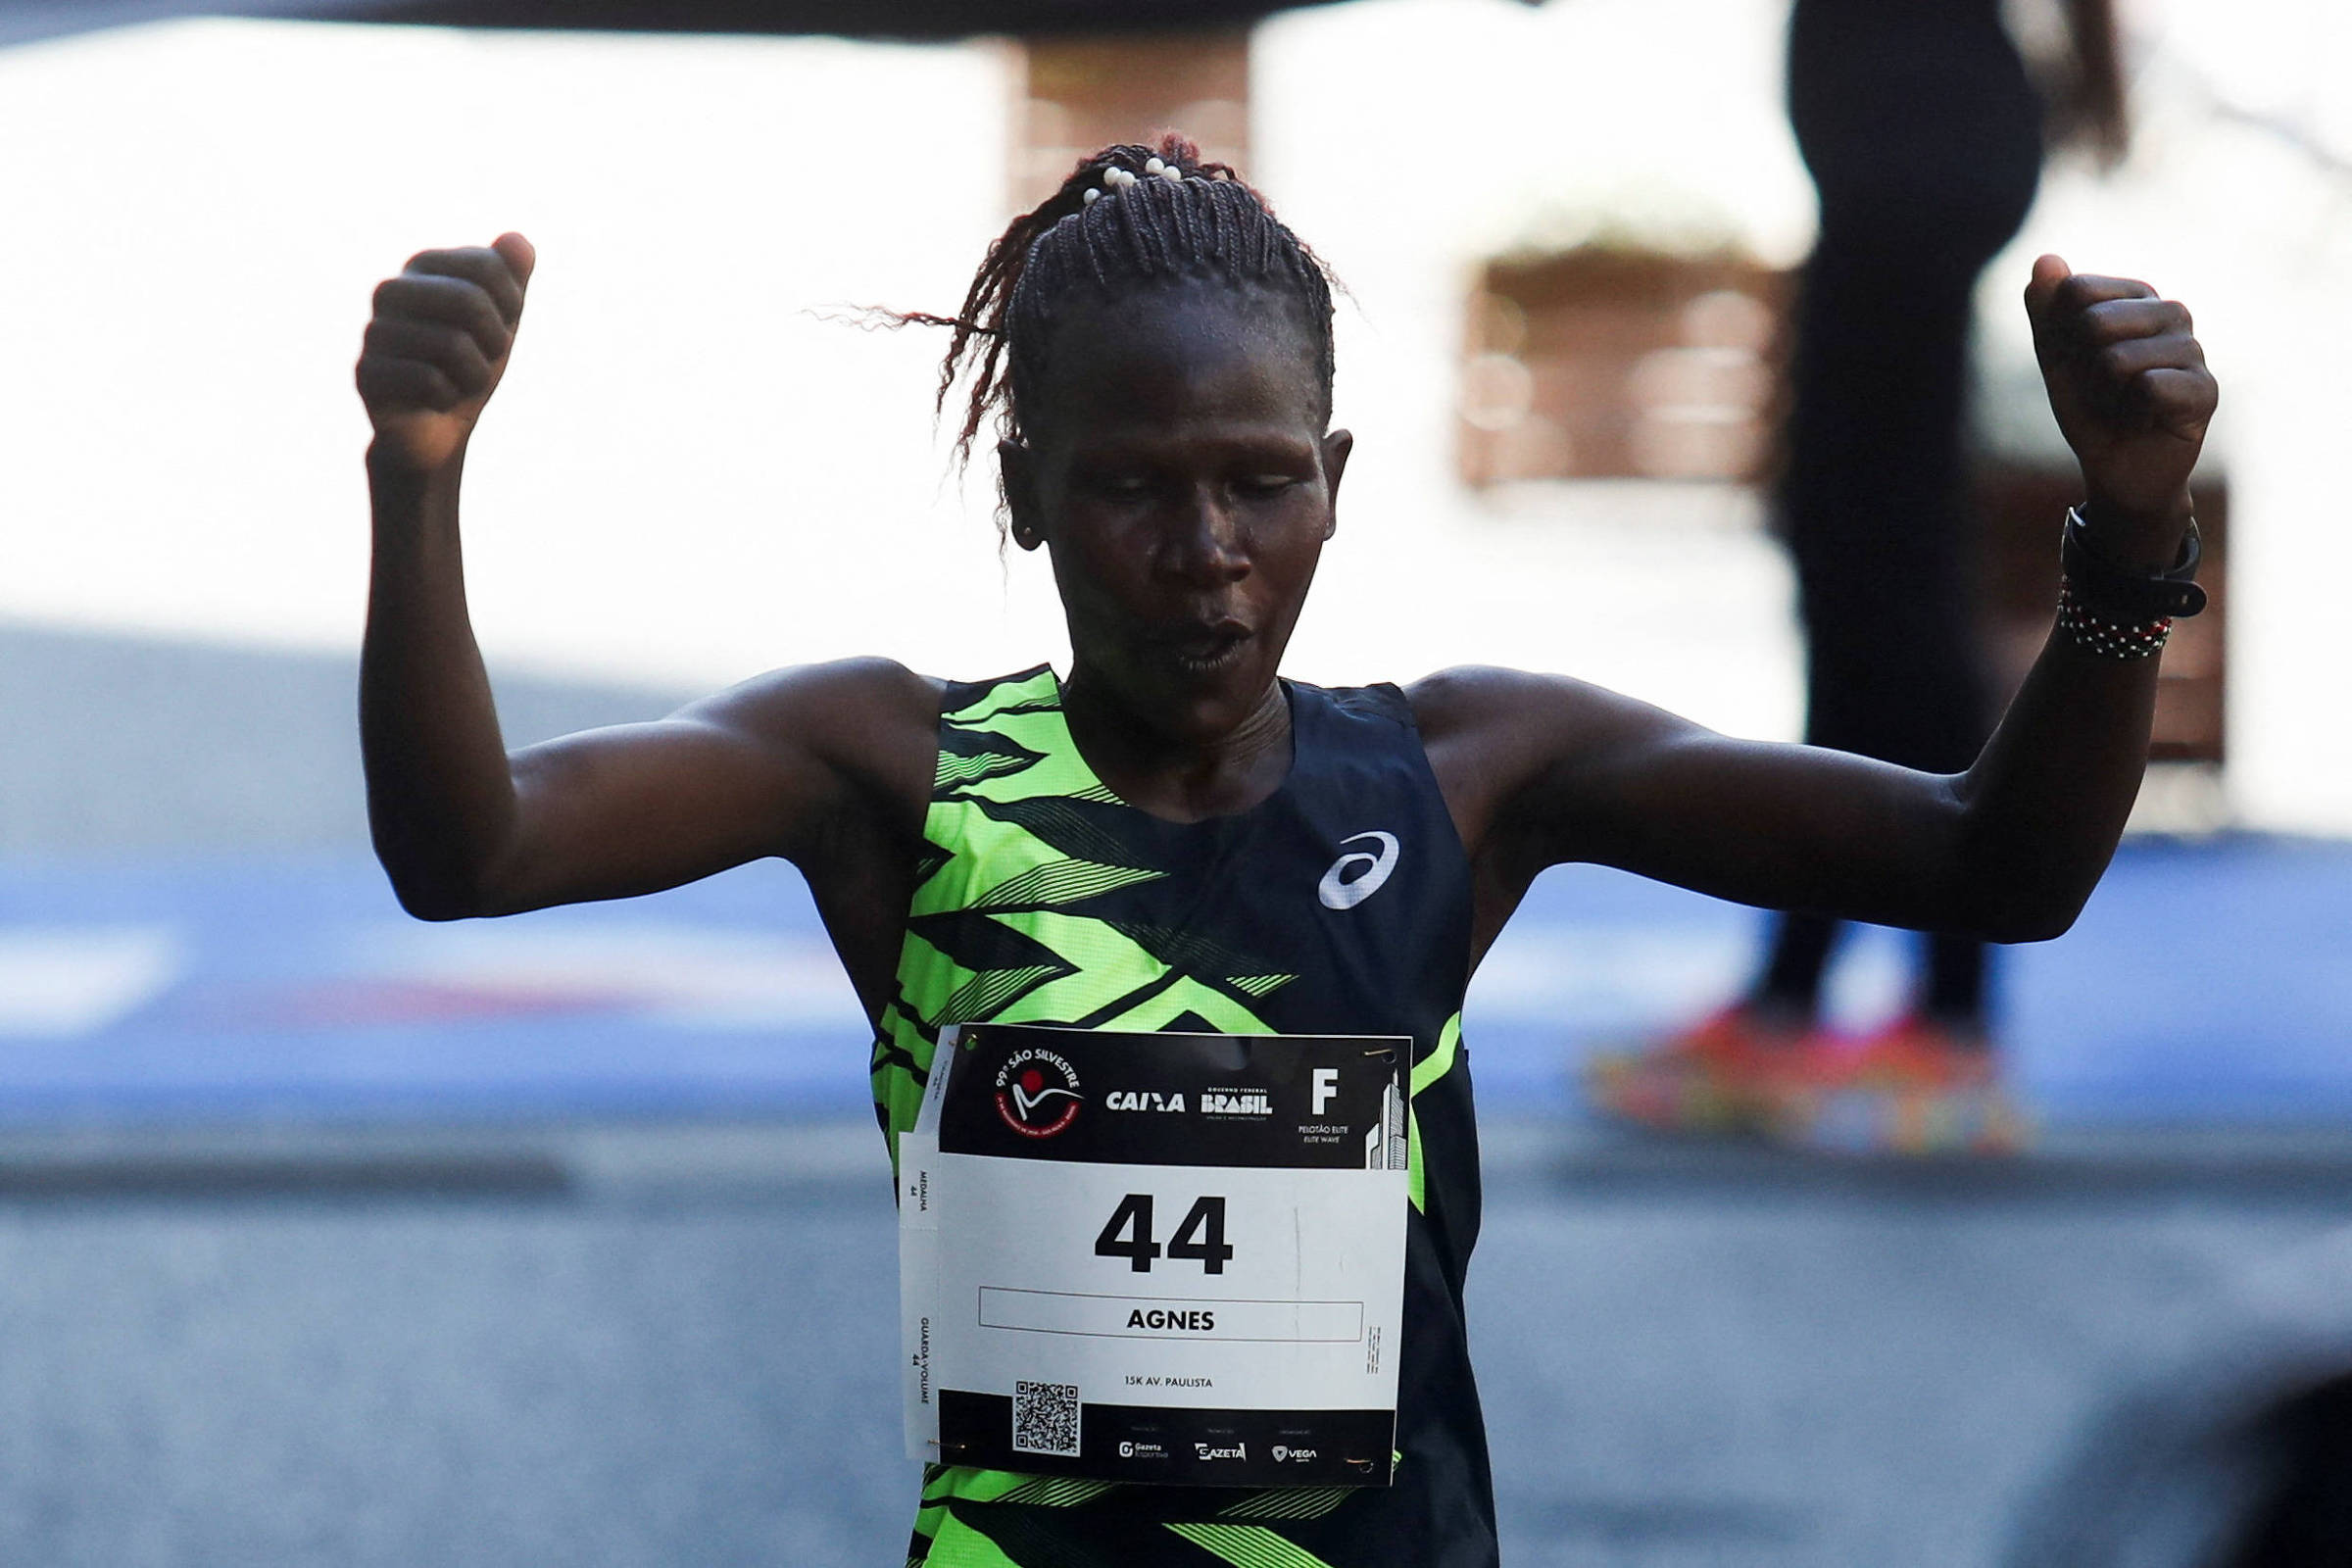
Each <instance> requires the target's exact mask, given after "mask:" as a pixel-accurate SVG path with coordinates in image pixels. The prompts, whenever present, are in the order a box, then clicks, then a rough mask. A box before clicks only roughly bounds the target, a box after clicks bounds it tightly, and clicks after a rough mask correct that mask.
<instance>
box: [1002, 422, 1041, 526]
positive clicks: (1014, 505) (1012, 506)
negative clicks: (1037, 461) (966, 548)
mask: <svg viewBox="0 0 2352 1568" xmlns="http://www.w3.org/2000/svg"><path fill="white" fill-rule="evenodd" d="M1032 456H1033V454H1032V453H1031V452H1030V450H1029V448H1028V447H1026V446H1024V445H1023V444H1021V443H1020V442H1018V441H1000V442H998V443H997V474H998V478H997V483H998V486H999V489H1000V493H1001V494H1003V496H1004V497H1005V518H1006V522H1005V530H1006V532H1008V533H1010V534H1011V535H1012V542H1013V543H1014V544H1016V545H1019V546H1020V547H1021V548H1022V549H1023V550H1035V549H1036V548H1037V547H1038V546H1039V545H1041V544H1044V543H1045V542H1046V530H1045V526H1044V524H1045V517H1044V515H1043V514H1042V513H1041V511H1040V510H1039V508H1038V505H1037V483H1036V470H1035V469H1034V468H1033V467H1032V466H1031V464H1030V459H1031V457H1032Z"/></svg>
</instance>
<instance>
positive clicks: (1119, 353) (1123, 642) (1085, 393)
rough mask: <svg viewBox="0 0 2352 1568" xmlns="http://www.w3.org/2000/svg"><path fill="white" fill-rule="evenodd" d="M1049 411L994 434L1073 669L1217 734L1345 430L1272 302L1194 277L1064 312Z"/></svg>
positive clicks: (1170, 729)
mask: <svg viewBox="0 0 2352 1568" xmlns="http://www.w3.org/2000/svg"><path fill="white" fill-rule="evenodd" d="M1039 390H1040V391H1041V392H1042V393H1043V394H1044V396H1043V397H1042V399H1040V400H1038V401H1039V402H1040V403H1041V404H1042V406H1043V412H1044V417H1042V418H1040V419H1038V420H1036V421H1034V422H1033V426H1032V428H1031V430H1030V432H1029V441H1028V443H1027V444H1026V445H1025V446H1018V447H1016V446H1006V447H1005V448H1003V449H1001V453H1002V456H1003V458H1004V462H1005V491H1006V495H1007V497H1008V499H1009V500H1010V502H1011V509H1012V522H1013V535H1014V538H1015V539H1016V540H1017V541H1018V542H1019V543H1020V544H1021V545H1022V546H1023V547H1024V548H1028V549H1035V548H1037V547H1038V546H1039V545H1041V544H1042V545H1044V546H1045V547H1046V549H1047V550H1048V552H1049V553H1050V554H1051V555H1052V557H1053V561H1054V582H1055V584H1056V585H1057V586H1058V587H1059V589H1060V591H1061V602H1062V609H1063V612H1064V613H1065V614H1066V615H1067V617H1068V620H1069V628H1070V647H1071V651H1072V656H1073V662H1074V673H1075V674H1076V675H1077V676H1078V678H1081V679H1083V680H1084V681H1085V682H1086V683H1088V684H1090V685H1093V686H1095V687H1096V688H1097V689H1098V690H1101V691H1103V692H1106V693H1108V694H1110V695H1112V696H1114V697H1116V698H1117V699H1118V700H1119V701H1120V702H1121V703H1122V704H1124V705H1125V706H1127V707H1128V708H1130V709H1132V710H1133V711H1135V713H1136V716H1137V717H1138V718H1141V719H1143V720H1144V721H1146V722H1147V723H1150V724H1151V725H1152V727H1154V728H1157V729H1160V730H1162V731H1163V732H1166V733H1169V734H1172V735H1180V736H1185V737H1188V738H1192V739H1198V740H1208V739H1214V738H1215V737H1217V736H1220V735H1223V734H1226V733H1229V732H1230V731H1231V730H1233V729H1234V728H1235V727H1236V726H1237V725H1239V724H1240V723H1241V722H1242V721H1243V720H1244V719H1246V718H1248V717H1250V714H1251V713H1252V712H1253V711H1255V710H1256V709H1257V708H1258V707H1259V705H1260V704H1261V703H1262V702H1263V701H1264V700H1265V697H1266V694H1267V692H1268V691H1269V689H1270V688H1271V687H1272V686H1273V683H1274V677H1275V672H1276V670H1277V668H1278V667H1279V666H1280V664H1281V662H1282V653H1283V649H1284V648H1285V646H1286V645H1287V644H1288V643H1289V642H1290V638H1291V628H1292V627H1293V625H1295V624H1296V623H1297V621H1298V619H1299V609H1300V607H1301V606H1303V605H1304V603H1305V601H1306V590H1307V585H1308V584H1309V583H1310V582H1312V581H1313V580H1314V575H1315V564H1316V562H1317V560H1318V559H1319V558H1320V557H1321V555H1322V550H1323V541H1324V540H1326V539H1328V538H1330V537H1331V534H1332V530H1333V528H1334V526H1335V525H1336V518H1335V514H1334V512H1333V501H1334V498H1335V497H1336V496H1337V494H1338V491H1339V485H1340V475H1341V472H1342V470H1343V469H1344V468H1345V467H1346V466H1347V461H1348V446H1349V442H1350V440H1351V438H1350V437H1349V436H1348V432H1346V431H1345V430H1334V431H1330V432H1328V433H1326V431H1325V429H1324V425H1325V422H1326V417H1325V416H1326V410H1327V397H1326V393H1325V390H1324V388H1323V387H1322V386H1321V385H1320V381H1319V376H1318V373H1317V369H1316V360H1315V351H1314V346H1313V344H1312V343H1311V342H1310V341H1309V339H1308V337H1307V334H1306V333H1305V332H1304V331H1303V330H1302V329H1301V328H1300V327H1299V325H1298V324H1297V322H1296V321H1294V320H1293V319H1291V317H1290V315H1289V314H1288V311H1287V310H1286V308H1285V306H1284V304H1283V303H1282V302H1280V301H1277V300H1269V299H1265V298H1261V297H1259V296H1258V295H1256V294H1254V293H1253V292H1249V291H1242V290H1236V289H1232V288H1229V287H1221V286H1216V285H1208V284H1186V285H1182V286H1178V287H1172V288H1159V289H1151V290H1147V291H1146V292H1144V293H1142V294H1140V295H1131V296H1128V297H1126V298H1123V299H1120V300H1117V301H1114V302H1111V303H1108V304H1105V305H1101V306H1089V307H1087V308H1084V309H1082V310H1080V311H1078V312H1076V313H1073V314H1072V315H1071V316H1069V317H1066V318H1064V319H1063V320H1062V322H1061V323H1060V324H1059V326H1058V328H1057V329H1056V331H1055V332H1054V342H1053V352H1052V354H1051V356H1050V358H1049V361H1048V368H1047V372H1046V376H1045V385H1044V386H1043V387H1041V388H1040V389H1039Z"/></svg>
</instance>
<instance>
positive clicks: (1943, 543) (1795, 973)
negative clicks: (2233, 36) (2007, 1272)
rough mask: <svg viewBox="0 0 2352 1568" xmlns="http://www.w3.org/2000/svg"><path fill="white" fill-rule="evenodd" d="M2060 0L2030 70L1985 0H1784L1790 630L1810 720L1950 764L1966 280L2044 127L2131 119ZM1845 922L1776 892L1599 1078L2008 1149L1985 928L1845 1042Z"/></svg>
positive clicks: (1974, 706)
mask: <svg viewBox="0 0 2352 1568" xmlns="http://www.w3.org/2000/svg"><path fill="white" fill-rule="evenodd" d="M2062 3H2063V4H2064V6H2065V17H2064V22H2065V28H2064V31H2065V35H2066V37H2067V39H2068V42H2069V45H2070V47H2069V48H2068V49H2067V51H2066V55H2067V58H2066V59H2065V60H2063V61H2062V62H2060V63H2058V65H2057V67H2056V69H2055V70H2054V71H2052V72H2051V73H2049V75H2050V76H2051V78H2052V79H2051V80H2050V81H2049V82H2048V84H2047V87H2046V89H2045V90H2043V91H2037V90H2036V85H2035V83H2034V80H2033V79H2032V76H2031V75H2030V73H2029V71H2028V67H2027V63H2026V60H2025V58H2024V57H2023V56H2022V54H2021V53H2020V50H2019V48H2018V46H2017V44H2016V42H2015V41H2014V40H2013V39H2012V38H2011V36H2010V34H2009V32H2008V30H2007V28H2006V27H2005V25H2004V22H2003V15H2002V0H1894V3H1888V0H1796V4H1795V8H1794V11H1793V13H1792V15H1791V19H1790V23H1789V65H1788V72H1789V76H1788V80H1789V120H1790V123H1791V124H1792V125H1793V127H1794V129H1795V131H1796V139H1797V146H1798V148H1799V149H1800V150H1801V151H1802V153H1803V155H1804V160H1805V167H1806V169H1807V170H1808V171H1809V172H1810V173H1811V174H1812V177H1813V182H1814V185H1815V188H1816V189H1817V191H1818V193H1819V197H1820V232H1819V237H1818V238H1817V240H1816V241H1815V244H1814V248H1813V253H1812V255H1811V257H1810V258H1809V259H1808V260H1807V262H1806V264H1805V269H1804V273H1803V279H1802V284H1801V287H1800V290H1799V294H1798V300H1797V307H1796V319H1795V334H1794V336H1795V342H1794V353H1793V365H1792V381H1793V385H1792V388H1791V398H1790V413H1789V424H1788V433H1787V443H1786V467H1785V469H1784V471H1783V473H1782V476H1781V479H1780V483H1779V487H1778V494H1777V496H1776V498H1775V500H1776V521H1777V525H1778V528H1779V530H1780V531H1781V533H1782V534H1783V536H1784V537H1785V538H1786V539H1787V541H1788V545H1789V554H1790V556H1791V557H1792V558H1793V561H1794V564H1795V567H1796V577H1797V584H1798V590H1799V594H1798V606H1799V613H1800V614H1801V616H1802V618H1803V622H1804V628H1805V644H1806V656H1807V658H1806V693H1805V696H1806V717H1805V740H1806V742H1807V743H1808V744H1810V745H1814V746H1827V747H1834V748H1836V749H1837V750H1839V751H1845V752H1853V753H1857V754H1859V755H1861V756H1864V757H1872V758H1877V759H1879V760H1883V761H1888V762H1895V763H1899V764H1901V765H1903V766H1905V767H1916V768H1924V769H1927V770H1929V771H1933V772H1953V771H1957V770H1958V769H1961V768H1964V767H1966V766H1967V765H1968V763H1969V760H1970V759H1972V758H1974V757H1975V756H1976V755H1977V752H1978V749H1979V748H1980V747H1981V746H1982V745H1983V744H1984V741H1985V734H1986V732H1987V730H1988V728H1989V725H1990V721H1991V718H1992V713H1993V710H1994V704H1993V698H1992V695H1991V693H1990V691H1989V690H1988V686H1987V674H1986V671H1985V665H1984V658H1983V652H1982V650H1981V649H1980V647H1979V644H1978V638H1977V634H1976V630H1975V626H1974V621H1973V604H1972V597H1971V570H1972V564H1973V561H1972V557H1973V551H1972V548H1971V546H1972V541H1973V538H1974V535H1975V533H1976V531H1977V530H1976V526H1975V521H1974V517H1973V515H1972V510H1971V503H1970V495H1969V474H1968V467H1967V461H1966V454H1965V440H1964V436H1965V427H1966V415H1967V410H1966V395H1967V389H1968V379H1969V368H1968V361H1969V339H1970V325H1971V317H1972V301H1973V299H1974V296H1975V292H1976V286H1977V282H1978V279H1979V277H1980V275H1981V274H1982V272H1983V271H1984V269H1985V264H1986V263H1987V262H1989V261H1990V260H1991V259H1992V257H1993V256H1994V255H1995V254H1997V253H1998V252H1999V251H2000V250H2001V248H2002V247H2003V246H2005V245H2006V244H2008V242H2009V241H2010V239H2011V238H2012V237H2014V236H2015V235H2016V233H2017V231H2018V229H2019V227H2020V225H2022V224H2023V223H2024V221H2025V218H2026V214H2027V211H2028V209H2029V208H2031V207H2032V205H2033V201H2034V189H2035V186H2036V184H2037V182H2038V180H2039V176H2040V169H2041V162H2042V146H2043V128H2044V125H2045V124H2047V125H2048V126H2049V127H2050V128H2051V131H2052V134H2053V136H2054V138H2056V139H2061V140H2066V139H2078V138H2080V139H2083V140H2087V141H2089V142H2090V143H2092V144H2093V145H2094V146H2095V147H2096V149H2097V150H2098V151H2099V152H2100V154H2101V155H2102V156H2103V157H2105V158H2106V159H2109V160H2112V159H2114V158H2115V157H2118V156H2120V155H2121V153H2122V151H2123V148H2124V145H2125V138H2126V134H2127V130H2126V121H2125V114H2124V93H2123V86H2122V79H2121V76H2120V73H2119V70H2118V65H2117V47H2116V35H2115V25H2114V17H2113V14H2112V10H2111V0H2062ZM1839 932H1840V922H1839V921H1838V920H1837V919H1835V918H1833V917H1831V916H1829V915H1827V914H1823V913H1817V912H1788V913H1783V914H1781V915H1780V916H1779V917H1778V918H1777V919H1776V921H1775V923H1774V926H1773V929H1772V934H1771V938H1770V941H1769V951H1768V954H1767V956H1766V958H1765V960H1764V963H1763V966H1762V969H1761V971H1760V973H1759V974H1758V975H1757V976H1756V978H1755V980H1754V982H1753V984H1752V986H1751V988H1750V989H1749V991H1748V993H1747V994H1746V995H1745V996H1744V997H1743V998H1741V999H1740V1001H1739V1002H1737V1003H1735V1004H1733V1005H1729V1006H1726V1007H1724V1008H1723V1009H1721V1010H1720V1011H1718V1012H1716V1013H1715V1014H1713V1015H1712V1016H1710V1017H1708V1018H1706V1019H1704V1020H1703V1021H1701V1022H1699V1023H1698V1024H1696V1025H1694V1026H1692V1027H1691V1028H1689V1029H1686V1030H1684V1031H1682V1032H1680V1033H1677V1034H1674V1035H1672V1036H1670V1037H1668V1038H1667V1039H1665V1040H1664V1041H1662V1042H1659V1043H1657V1044H1656V1045H1654V1046H1652V1047H1650V1048H1649V1049H1647V1050H1645V1051H1642V1052H1638V1053H1635V1054H1607V1055H1602V1056H1599V1057H1596V1058H1595V1059H1594V1061H1593V1064H1592V1071H1591V1075H1590V1077H1591V1086H1592V1089H1593V1096H1594V1098H1595V1100H1596V1102H1597V1103H1599V1104H1600V1105H1601V1106H1602V1107H1603V1108H1604V1109H1605V1110H1607V1111H1609V1112H1611V1113H1613V1114H1615V1115H1616V1116H1618V1117H1620V1118H1622V1119H1625V1120H1628V1121H1631V1122H1633V1123H1635V1124H1637V1125H1640V1126H1643V1127H1648V1128H1653V1129H1658V1130H1662V1131H1675V1132H1749V1131H1761V1132H1763V1133H1765V1134H1767V1135H1768V1136H1771V1137H1774V1138H1776V1139H1779V1140H1781V1141H1784V1142H1789V1143H1792V1144H1796V1145H1800V1146H1813V1147H1827V1148H1839V1149H1848V1150H1855V1151H1859V1152H1870V1151H1896V1152H1938V1151H1948V1150H1976V1151H1982V1152H1997V1151H2004V1150H2008V1149H2012V1148H2014V1147H2015V1146H2016V1144H2017V1142H2018V1139H2019V1127H2020V1123H2019V1118H2018V1116H2017V1114H2016V1112H2015V1110H2014V1108H2013V1107H2012V1106H2011V1105H2010V1104H2009V1103H2008V1101H2007V1099H2006V1097H2005V1096H2004V1095H2003V1094H2002V1092H2001V1089H2000V1086H1999V1083H1998V1071H1997V1066H1996V1057H1995V1054H1994V1050H1993V1042H1992V1037H1991V1031H1990V1028H1989V1027H1988V1024H1987V1020H1986V1008H1985V1000H1986V999H1985V991H1986V978H1987V976H1986V961H1987V953H1986V949H1985V944H1984V943H1983V942H1981V941H1979V940H1978V939H1977V938H1976V937H1974V936H1969V935H1964V934H1959V933H1934V934H1929V935H1926V936H1924V937H1923V938H1922V940H1921V957H1920V974H1919V979H1918V983H1917V986H1916V989H1915V991H1914V993H1913V996H1912V998H1911V1000H1910V1002H1909V1005H1907V1007H1906V1008H1905V1010H1904V1011H1903V1012H1902V1014H1901V1015H1900V1016H1898V1017H1896V1018H1895V1019H1894V1020H1892V1021H1891V1022H1889V1023H1887V1024H1886V1025H1885V1026H1884V1027H1882V1028H1881V1029H1879V1030H1878V1031H1877V1032H1875V1033H1873V1034H1871V1035H1869V1036H1867V1037H1865V1038H1863V1039H1860V1040H1849V1039H1846V1038H1844V1037H1842V1036H1841V1035H1839V1034H1838V1033H1837V1032H1836V1031H1834V1030H1832V1029H1830V1028H1829V1027H1827V1026H1826V1025H1825V1024H1824V1022H1823V1021H1822V1018H1821V997H1822V985H1823V978H1824V974H1825V971H1826V970H1827V968H1828V966H1829V964H1830V961H1831V958H1832V956H1833V953H1834V950H1835V948H1836V946H1837V943H1838V936H1839Z"/></svg>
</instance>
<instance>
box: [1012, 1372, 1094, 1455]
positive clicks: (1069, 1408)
mask: <svg viewBox="0 0 2352 1568" xmlns="http://www.w3.org/2000/svg"><path fill="white" fill-rule="evenodd" d="M1012 1446H1013V1451H1014V1452H1016V1453H1051V1454H1055V1455H1058V1456H1059V1457H1061V1458H1064V1459H1075V1458H1077V1457H1078V1385H1076V1384H1075V1383H1015V1384H1013V1386H1012Z"/></svg>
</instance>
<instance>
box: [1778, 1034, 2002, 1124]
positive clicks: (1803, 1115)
mask: <svg viewBox="0 0 2352 1568" xmlns="http://www.w3.org/2000/svg"><path fill="white" fill-rule="evenodd" d="M1763 1127H1764V1131H1765V1133H1766V1135H1767V1136H1768V1137H1770V1138H1772V1139H1773V1140H1774V1141H1775V1142H1777V1143H1782V1144H1786V1145H1788V1146H1789V1147H1791V1148H1797V1149H1809V1150H1817V1151H1821V1152H1831V1153H1849V1154H2013V1153H2016V1152H2018V1151H2019V1150H2020V1149H2022V1148H2024V1146H2025V1141H2026V1122H2025V1117H2024V1116H2023V1114H2022V1113H2021V1112H2020V1111H2019V1110H2018V1108H2017V1106H2016V1105H2015V1104H2014V1103H2011V1101H2010V1100H2009V1097H2008V1096H2007V1094H2006V1093H2005V1092H2004V1091H2003V1090H2002V1088H2001V1083H2000V1074H1999V1069H1998V1063H1997V1058H1996V1057H1995V1055H1994V1054H1993V1052H1992V1049H1991V1047H1990V1045H1989V1043H1988V1042H1986V1040H1985V1037H1984V1035H1983V1034H1981V1033H1979V1032H1977V1031H1974V1030H1970V1029H1965V1028H1960V1027H1955V1026H1952V1025H1948V1024H1943V1023H1938V1022H1936V1021H1935V1020H1934V1019H1930V1018H1926V1017H1922V1016H1920V1015H1918V1014H1910V1015H1907V1016H1905V1017H1902V1018H1898V1019H1896V1020H1895V1021H1894V1022H1893V1023H1891V1024H1888V1025H1887V1027H1886V1028H1884V1029H1881V1030H1880V1031H1878V1032H1877V1033H1876V1034H1873V1035H1869V1036H1867V1037H1865V1038H1864V1039H1863V1040H1861V1041H1859V1042H1857V1043H1856V1044H1855V1046H1854V1047H1853V1048H1852V1049H1851V1050H1850V1051H1849V1052H1847V1053H1846V1054H1845V1055H1844V1057H1843V1059H1842V1060H1841V1061H1839V1062H1838V1063H1837V1064H1836V1065H1835V1066H1834V1067H1833V1068H1832V1070H1830V1071H1828V1072H1826V1073H1823V1074H1822V1075H1821V1076H1819V1077H1818V1078H1816V1079H1815V1080H1814V1081H1813V1082H1811V1083H1809V1084H1807V1083H1801V1082H1795V1081H1789V1082H1786V1083H1784V1084H1783V1086H1782V1089H1781V1093H1780V1096H1779V1098H1778V1099H1777V1100H1776V1101H1775V1103H1773V1104H1772V1106H1771V1108H1770V1109H1769V1110H1768V1111H1767V1113H1766V1114H1765V1116H1764V1118H1763Z"/></svg>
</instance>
